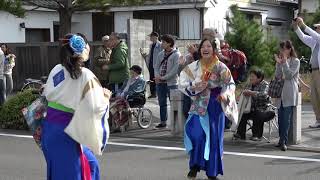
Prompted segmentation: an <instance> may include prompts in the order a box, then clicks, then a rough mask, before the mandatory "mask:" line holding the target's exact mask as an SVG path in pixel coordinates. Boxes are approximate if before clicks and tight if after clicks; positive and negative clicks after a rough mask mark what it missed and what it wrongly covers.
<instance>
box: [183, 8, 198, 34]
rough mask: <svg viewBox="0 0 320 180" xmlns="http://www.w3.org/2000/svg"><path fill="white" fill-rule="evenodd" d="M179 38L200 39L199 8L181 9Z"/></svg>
mask: <svg viewBox="0 0 320 180" xmlns="http://www.w3.org/2000/svg"><path fill="white" fill-rule="evenodd" d="M179 38H180V39H200V12H199V11H198V10H196V9H180V10H179Z"/></svg>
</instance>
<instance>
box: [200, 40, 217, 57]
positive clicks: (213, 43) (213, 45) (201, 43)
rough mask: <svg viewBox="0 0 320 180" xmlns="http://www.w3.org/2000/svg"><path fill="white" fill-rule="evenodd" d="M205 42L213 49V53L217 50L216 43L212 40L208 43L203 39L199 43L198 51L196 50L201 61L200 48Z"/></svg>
mask: <svg viewBox="0 0 320 180" xmlns="http://www.w3.org/2000/svg"><path fill="white" fill-rule="evenodd" d="M205 41H209V42H210V44H211V46H212V49H213V53H215V50H216V48H217V45H216V42H215V41H214V40H213V41H210V40H209V39H203V40H202V41H201V42H200V45H199V49H198V53H199V58H200V59H201V58H202V55H201V47H202V45H203V43H204V42H205Z"/></svg>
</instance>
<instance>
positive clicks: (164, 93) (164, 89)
mask: <svg viewBox="0 0 320 180" xmlns="http://www.w3.org/2000/svg"><path fill="white" fill-rule="evenodd" d="M177 88H178V86H177V85H173V86H168V85H167V84H166V83H159V84H157V94H158V102H159V106H160V120H161V123H162V124H166V122H167V119H168V112H167V97H169V98H170V89H177Z"/></svg>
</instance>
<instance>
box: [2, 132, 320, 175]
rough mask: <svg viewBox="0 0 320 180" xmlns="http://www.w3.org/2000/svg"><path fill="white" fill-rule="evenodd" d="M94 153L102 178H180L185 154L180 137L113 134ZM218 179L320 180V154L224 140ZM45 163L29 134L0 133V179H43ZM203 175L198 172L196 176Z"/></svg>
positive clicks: (186, 166)
mask: <svg viewBox="0 0 320 180" xmlns="http://www.w3.org/2000/svg"><path fill="white" fill-rule="evenodd" d="M110 142H111V144H110V145H108V147H107V150H106V151H105V153H104V154H103V156H100V157H98V159H99V162H100V166H101V180H183V179H186V178H185V177H186V173H187V172H188V156H187V155H186V154H185V152H184V151H183V145H182V142H181V141H180V140H172V139H171V140H165V139H157V140H153V139H141V138H132V137H131V138H130V137H129V138H124V137H115V136H114V137H112V138H111V140H110ZM224 163H225V169H224V172H225V175H224V176H219V179H221V180H260V179H261V180H263V179H266V180H287V179H290V180H304V179H306V180H313V179H314V180H318V179H319V177H320V154H318V153H312V152H298V151H287V152H282V151H279V150H278V149H276V148H261V147H257V146H245V145H241V144H240V145H239V144H237V145H225V155H224ZM45 173H46V163H45V160H44V158H43V156H42V152H41V150H40V149H39V148H38V147H37V146H36V145H35V143H34V142H33V139H31V138H30V137H8V136H3V134H2V135H0V180H44V179H46V175H45ZM204 179H206V176H205V173H204V172H201V173H200V174H199V176H198V180H204Z"/></svg>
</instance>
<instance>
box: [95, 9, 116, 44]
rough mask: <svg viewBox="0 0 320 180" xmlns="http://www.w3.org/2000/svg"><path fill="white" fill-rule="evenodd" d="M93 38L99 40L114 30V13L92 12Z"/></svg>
mask: <svg viewBox="0 0 320 180" xmlns="http://www.w3.org/2000/svg"><path fill="white" fill-rule="evenodd" d="M92 31H93V40H94V41H100V40H101V38H102V37H103V36H104V35H106V34H111V32H113V31H114V13H108V14H105V13H93V14H92Z"/></svg>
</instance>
